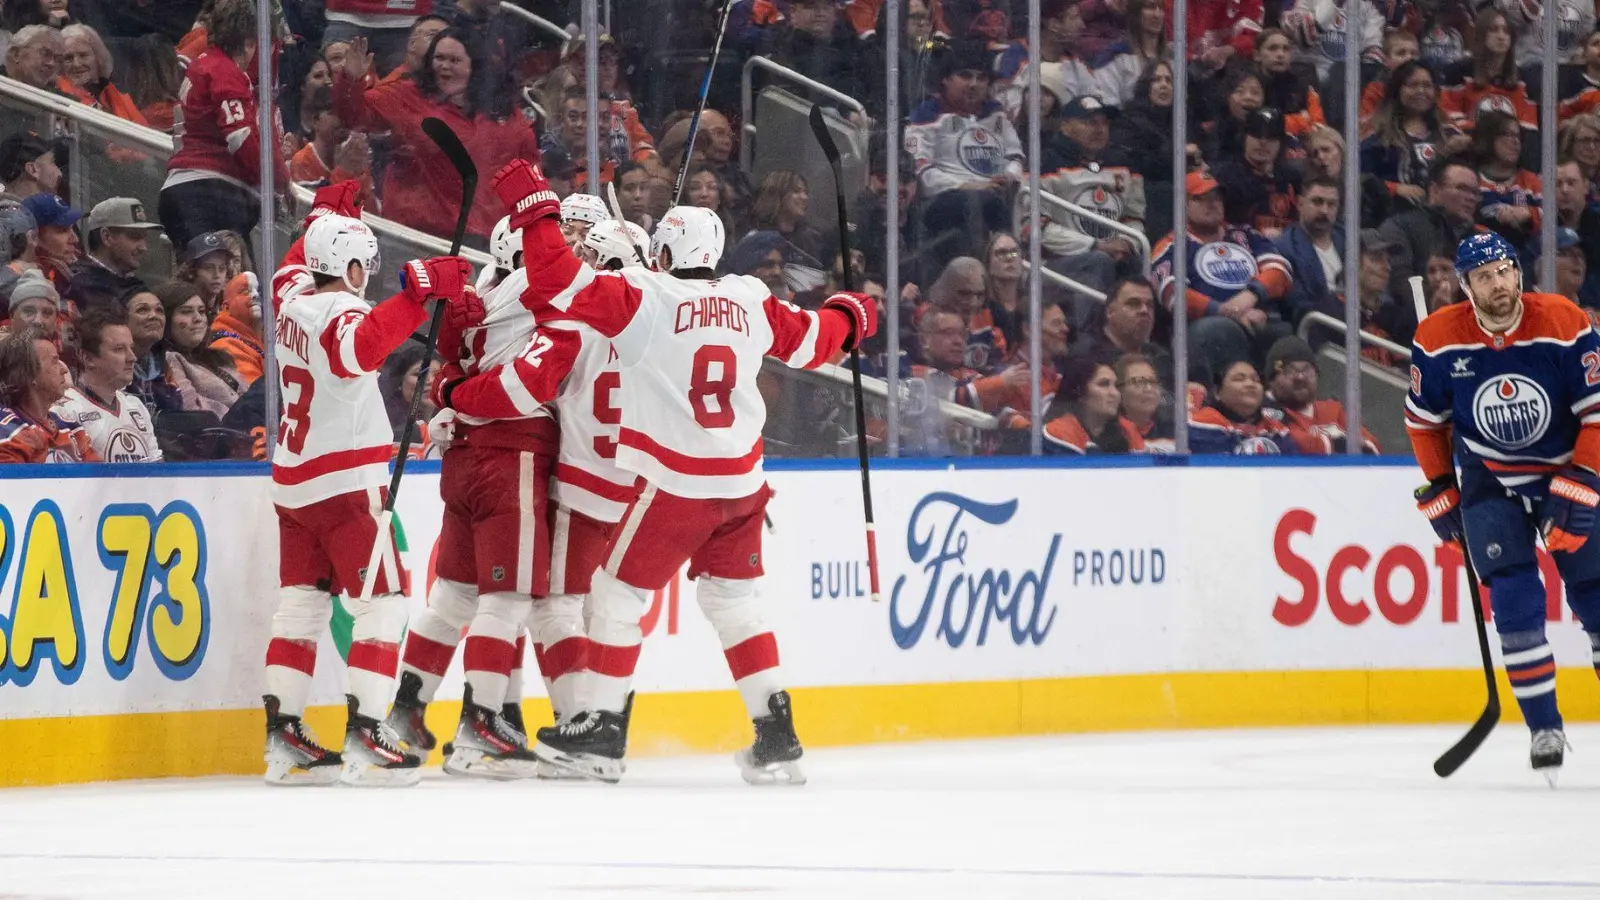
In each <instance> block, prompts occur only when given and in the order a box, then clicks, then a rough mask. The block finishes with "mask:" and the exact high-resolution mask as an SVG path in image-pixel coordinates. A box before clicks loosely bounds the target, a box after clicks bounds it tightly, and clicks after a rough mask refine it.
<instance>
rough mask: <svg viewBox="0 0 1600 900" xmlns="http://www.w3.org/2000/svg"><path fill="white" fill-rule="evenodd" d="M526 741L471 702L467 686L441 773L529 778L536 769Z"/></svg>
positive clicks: (501, 719) (501, 717)
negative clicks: (458, 721) (459, 715)
mask: <svg viewBox="0 0 1600 900" xmlns="http://www.w3.org/2000/svg"><path fill="white" fill-rule="evenodd" d="M526 741H527V738H526V737H525V736H524V735H523V734H522V733H521V732H519V731H517V730H516V729H514V728H512V727H511V726H510V724H508V723H507V722H506V720H505V717H504V715H502V714H500V713H496V712H493V711H491V710H489V709H487V708H485V707H482V706H478V705H477V704H475V703H473V702H472V686H471V685H468V686H467V690H466V695H465V696H464V697H463V698H462V700H461V726H460V727H459V728H457V729H456V739H455V740H454V741H452V742H451V743H450V745H449V746H450V755H449V756H448V757H447V758H446V759H445V761H444V771H445V774H447V775H456V776H460V777H463V778H491V779H495V780H497V781H514V780H516V779H519V778H529V777H531V776H532V775H533V774H534V772H535V771H536V769H537V768H538V759H537V758H536V757H534V755H533V753H532V752H531V751H530V750H528V747H527V744H526V743H525V742H526Z"/></svg>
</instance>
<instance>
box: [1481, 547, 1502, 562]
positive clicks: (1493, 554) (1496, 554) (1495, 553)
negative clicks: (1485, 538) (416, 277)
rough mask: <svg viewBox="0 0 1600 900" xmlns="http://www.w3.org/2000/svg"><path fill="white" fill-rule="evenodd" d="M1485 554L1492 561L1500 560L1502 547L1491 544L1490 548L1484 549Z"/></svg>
mask: <svg viewBox="0 0 1600 900" xmlns="http://www.w3.org/2000/svg"><path fill="white" fill-rule="evenodd" d="M1483 552H1484V555H1485V556H1488V557H1489V558H1490V559H1499V558H1500V545H1499V544H1490V545H1489V546H1487V547H1485V548H1483Z"/></svg>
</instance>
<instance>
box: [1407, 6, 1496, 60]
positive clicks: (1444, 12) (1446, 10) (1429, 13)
mask: <svg viewBox="0 0 1600 900" xmlns="http://www.w3.org/2000/svg"><path fill="white" fill-rule="evenodd" d="M1408 6H1409V8H1406V7H1398V9H1399V10H1401V11H1402V12H1403V15H1402V17H1401V18H1402V23H1403V24H1408V25H1410V26H1411V27H1412V30H1413V31H1414V32H1415V33H1416V35H1417V59H1419V60H1421V61H1422V62H1423V64H1424V65H1426V66H1427V67H1428V68H1430V69H1432V70H1433V71H1435V72H1449V71H1451V70H1452V69H1454V68H1456V67H1457V66H1459V65H1460V64H1461V62H1462V61H1463V60H1465V59H1467V58H1468V54H1467V41H1466V38H1464V37H1463V35H1468V34H1471V33H1472V32H1473V28H1474V22H1473V16H1474V10H1476V9H1477V8H1478V5H1477V4H1475V3H1465V2H1460V0H1446V2H1444V3H1441V4H1439V5H1438V6H1435V7H1434V8H1433V9H1431V10H1427V9H1424V8H1421V7H1419V6H1418V5H1415V4H1408Z"/></svg>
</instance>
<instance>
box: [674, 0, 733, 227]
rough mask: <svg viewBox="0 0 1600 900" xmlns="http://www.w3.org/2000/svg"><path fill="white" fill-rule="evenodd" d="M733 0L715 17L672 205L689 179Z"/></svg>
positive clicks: (725, 2) (679, 198) (724, 4)
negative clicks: (714, 31) (708, 57)
mask: <svg viewBox="0 0 1600 900" xmlns="http://www.w3.org/2000/svg"><path fill="white" fill-rule="evenodd" d="M734 3H735V0H722V15H721V16H719V17H718V18H717V39H716V41H715V42H713V43H712V45H711V61H710V62H708V63H706V76H705V77H704V78H702V79H700V100H699V102H698V103H696V104H695V107H694V115H693V116H691V117H690V118H689V139H688V140H687V141H685V142H684V145H683V165H681V166H679V167H678V183H677V184H676V185H674V186H673V188H672V205H673V206H677V205H678V202H679V201H680V200H681V199H682V198H683V183H684V182H685V181H687V180H688V179H689V165H690V164H691V163H692V162H693V160H694V139H695V136H696V135H698V134H699V133H700V115H701V114H702V113H704V112H705V111H706V98H707V97H709V96H711V76H712V74H713V73H715V72H716V71H717V57H719V56H721V55H722V35H723V34H724V33H725V32H726V31H727V30H728V14H729V13H731V12H733V4H734Z"/></svg>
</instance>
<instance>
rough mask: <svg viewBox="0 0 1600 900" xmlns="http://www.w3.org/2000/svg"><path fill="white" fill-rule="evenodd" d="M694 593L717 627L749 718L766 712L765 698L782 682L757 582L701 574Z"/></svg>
mask: <svg viewBox="0 0 1600 900" xmlns="http://www.w3.org/2000/svg"><path fill="white" fill-rule="evenodd" d="M696 596H697V597H698V598H699V601H700V610H701V612H703V613H705V616H706V618H707V619H709V620H710V621H711V625H712V627H713V628H715V629H716V630H717V637H718V639H720V640H721V642H722V653H723V656H725V657H726V658H727V660H728V671H729V672H730V673H731V674H732V675H733V681H734V684H736V685H737V686H738V688H739V696H740V697H741V698H743V700H744V706H745V710H746V711H748V712H749V713H750V718H751V719H759V718H761V717H763V716H766V715H768V714H769V712H770V710H769V706H768V700H769V698H771V697H772V696H773V695H774V694H776V693H778V692H779V691H781V690H783V685H782V684H781V683H780V682H779V680H778V639H777V638H776V637H774V636H773V634H772V632H771V631H770V630H769V629H768V628H767V626H766V623H765V622H764V621H762V618H761V613H760V610H759V609H758V608H757V605H756V604H757V600H756V583H755V582H754V581H751V580H748V579H733V578H711V577H709V576H705V575H702V576H700V579H699V585H698V587H697V589H696Z"/></svg>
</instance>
